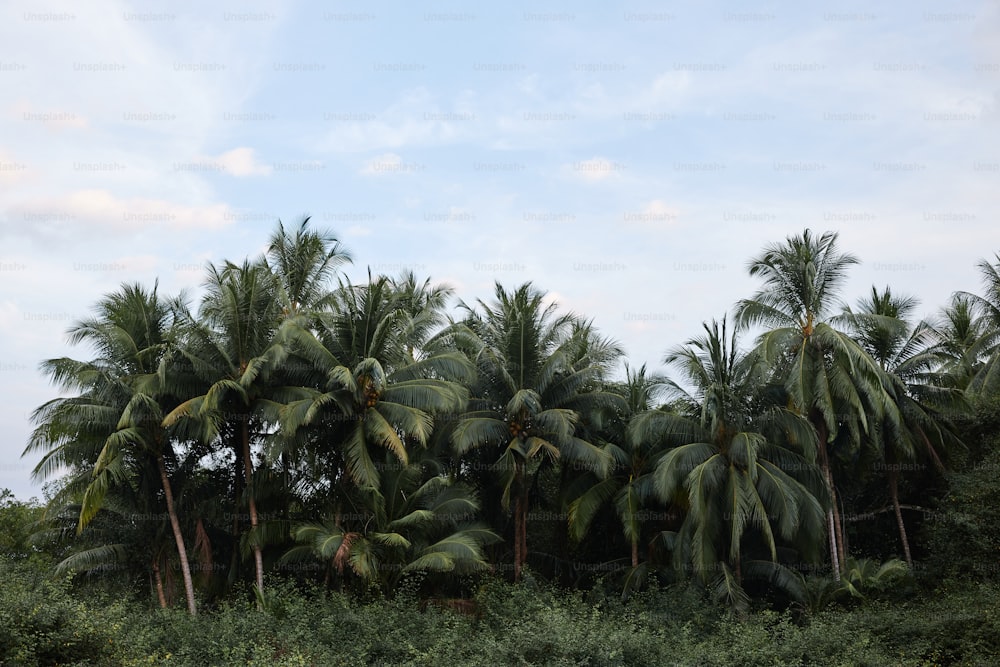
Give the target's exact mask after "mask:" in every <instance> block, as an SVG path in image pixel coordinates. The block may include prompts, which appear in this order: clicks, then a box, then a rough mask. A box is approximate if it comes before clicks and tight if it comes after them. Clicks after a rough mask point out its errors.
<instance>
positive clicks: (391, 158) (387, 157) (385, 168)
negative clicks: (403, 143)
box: [359, 153, 403, 176]
mask: <svg viewBox="0 0 1000 667" xmlns="http://www.w3.org/2000/svg"><path fill="white" fill-rule="evenodd" d="M402 168H403V158H401V157H400V156H398V155H396V154H395V153H383V154H382V155H378V156H376V157H373V158H372V159H370V160H368V161H367V162H365V164H364V166H362V167H361V171H360V172H359V173H361V174H364V175H366V176H385V175H387V174H395V173H399V171H401V170H402Z"/></svg>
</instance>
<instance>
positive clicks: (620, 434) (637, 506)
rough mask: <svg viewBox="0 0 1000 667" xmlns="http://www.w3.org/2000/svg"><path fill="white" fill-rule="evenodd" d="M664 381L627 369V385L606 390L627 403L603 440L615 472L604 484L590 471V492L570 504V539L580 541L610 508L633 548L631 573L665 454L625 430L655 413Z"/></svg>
mask: <svg viewBox="0 0 1000 667" xmlns="http://www.w3.org/2000/svg"><path fill="white" fill-rule="evenodd" d="M666 382H667V379H666V378H665V377H664V376H662V375H659V374H656V373H650V372H648V371H647V370H646V365H645V364H643V365H642V366H641V367H640V368H638V369H631V368H629V367H628V365H627V364H626V366H625V380H624V382H622V383H621V384H620V385H614V384H612V385H611V386H609V387H608V390H609V391H612V392H615V393H620V394H621V395H622V397H623V398H624V400H625V410H624V411H623V412H621V414H618V415H616V417H617V418H616V419H614V420H613V422H612V424H610V425H609V428H608V431H609V432H608V433H607V434H606V436H605V437H606V438H607V443H606V445H605V448H606V450H607V451H608V452H609V453H610V454H611V457H612V467H611V470H610V472H609V474H608V476H607V477H606V478H604V479H601V478H599V477H598V476H597V475H596V474H594V473H592V472H589V473H588V474H587V475H586V477H585V478H584V483H585V484H587V487H586V489H585V490H584V491H583V492H582V493H580V494H579V495H578V496H577V497H576V498H575V499H573V500H572V501H571V502H570V504H569V512H568V519H569V531H570V536H571V537H572V538H573V539H574V540H577V541H579V540H582V539H583V537H584V536H585V535H586V534H587V532H588V530H589V529H590V525H591V522H592V521H593V520H594V517H595V516H596V515H597V512H598V511H599V510H600V508H601V507H603V506H604V505H605V504H607V503H611V504H612V505H613V506H614V509H615V513H616V514H617V515H618V520H619V521H620V522H621V526H622V532H623V533H624V535H625V539H626V540H628V543H629V545H630V549H631V559H632V567H633V568H636V567H638V566H639V541H640V538H641V536H642V525H643V514H644V508H646V507H648V506H649V505H650V504H652V503H653V502H654V501H655V500H656V494H655V489H654V485H653V475H652V473H653V471H654V470H655V469H656V465H657V464H658V463H659V460H660V459H661V458H662V457H663V455H664V454H665V453H666V450H665V449H664V448H663V447H662V445H661V443H660V442H657V441H655V440H642V439H633V438H628V437H627V436H626V427H627V425H628V423H629V420H630V419H631V418H632V417H633V416H635V415H637V414H639V413H641V412H645V411H647V410H651V409H653V407H654V401H655V399H656V397H657V396H658V395H659V394H660V393H662V391H663V389H664V385H665V384H666Z"/></svg>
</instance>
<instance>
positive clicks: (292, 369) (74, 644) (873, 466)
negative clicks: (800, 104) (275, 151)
mask: <svg viewBox="0 0 1000 667" xmlns="http://www.w3.org/2000/svg"><path fill="white" fill-rule="evenodd" d="M339 238H340V237H338V235H337V234H336V231H335V230H329V229H326V228H323V227H321V226H319V225H316V224H315V223H314V222H313V221H311V220H310V219H309V218H305V219H303V220H301V221H297V222H294V223H292V224H283V223H280V222H279V223H276V224H275V225H274V228H273V230H272V232H271V235H270V237H269V238H261V239H260V243H261V247H264V248H266V250H265V252H263V253H262V254H261V255H260V256H249V257H232V258H229V259H228V261H224V262H221V263H213V262H209V263H207V264H206V266H205V267H204V270H203V272H202V274H201V276H200V287H199V288H198V289H197V296H192V295H191V294H188V293H183V292H182V293H179V294H165V293H163V292H161V290H160V287H159V286H158V284H157V283H155V282H154V283H152V284H142V283H138V282H130V281H128V280H125V281H124V282H122V283H121V284H120V286H119V287H118V288H117V289H116V290H115V291H112V292H110V293H106V294H94V295H93V300H92V302H91V303H90V304H82V305H81V306H80V312H79V313H78V315H79V319H78V320H77V321H75V322H72V323H70V326H69V328H68V330H67V332H66V334H67V336H68V339H69V341H70V342H71V343H72V345H73V349H74V350H77V351H78V354H76V355H74V356H73V357H72V358H69V357H66V358H58V357H55V358H48V359H44V360H32V363H33V364H37V367H38V369H39V370H38V372H39V373H41V374H42V375H44V376H45V377H46V378H47V379H48V380H49V381H50V383H51V387H52V392H51V399H50V400H48V401H47V402H45V403H43V404H41V405H38V406H37V408H36V409H35V410H34V411H33V412H32V413H31V414H30V415H29V418H30V420H31V424H32V433H31V437H30V440H29V441H28V442H27V443H24V458H25V460H30V461H31V463H32V464H33V465H34V464H35V463H36V462H37V465H35V467H34V469H33V471H32V475H33V479H34V480H35V481H36V482H37V483H38V484H44V489H45V492H44V498H43V499H40V500H30V501H29V500H23V499H18V498H16V497H15V496H14V495H13V494H12V493H10V492H9V491H0V664H2V665H26V666H34V665H39V666H40V665H79V666H82V665H94V666H98V665H151V664H156V665H160V664H165V665H199V666H205V665H261V666H264V665H267V666H270V665H317V666H328V665H366V664H367V665H565V666H570V665H577V666H595V667H596V666H602V667H603V666H618V665H622V666H624V665H678V666H687V665H878V666H882V665H914V666H916V665H989V664H996V661H998V660H1000V606H998V605H997V600H998V599H1000V255H992V256H984V257H983V258H982V259H981V260H980V262H979V264H978V266H977V269H978V273H979V276H980V277H981V282H980V283H979V284H972V285H949V288H950V289H953V290H954V291H953V293H952V296H951V298H950V300H949V301H948V302H947V303H942V304H924V303H921V302H920V300H919V297H920V295H918V294H911V293H908V292H907V291H906V285H905V284H877V285H871V286H870V288H868V289H867V290H866V291H862V292H860V293H848V292H847V291H846V286H847V283H848V278H849V276H850V274H851V271H852V269H853V268H854V267H855V266H856V265H858V264H859V263H860V261H861V260H860V259H859V257H858V256H856V255H855V254H854V252H855V251H857V250H859V249H853V248H848V247H844V246H843V244H842V243H840V242H839V240H838V234H837V233H836V231H816V230H810V229H805V230H801V231H799V232H797V233H794V234H792V235H789V236H788V237H787V238H784V239H774V241H773V242H772V243H770V244H768V245H766V246H765V247H761V248H756V249H750V250H749V251H748V256H747V257H746V264H745V267H744V269H743V280H744V286H743V289H744V293H745V296H744V298H742V299H740V300H739V301H737V302H736V303H733V304H732V307H731V309H730V310H729V312H720V313H718V315H717V317H716V318H715V319H712V320H710V321H706V322H704V323H703V325H702V326H701V328H700V329H698V330H694V331H690V332H689V334H688V336H687V338H686V339H682V340H664V341H663V346H662V355H663V356H662V357H661V358H660V359H658V360H656V363H655V368H654V367H653V365H647V364H640V363H635V362H630V360H629V358H628V354H627V351H626V350H625V349H623V347H622V346H621V345H620V344H619V343H618V342H617V341H615V340H613V339H612V338H611V337H609V336H607V335H605V334H602V332H601V328H600V325H601V323H600V322H599V321H595V320H594V319H592V318H590V317H588V315H587V313H580V312H571V311H569V310H566V309H564V308H563V307H562V306H561V305H560V303H559V301H558V299H553V298H550V292H548V291H547V289H549V290H551V289H557V288H558V286H546V285H540V284H535V283H533V282H524V283H521V284H505V283H504V282H502V281H498V282H496V283H495V287H494V289H493V291H492V292H491V293H487V294H482V295H480V296H479V298H477V299H475V300H474V301H461V300H459V299H458V298H457V297H456V295H455V291H454V290H453V288H452V287H450V286H449V285H448V284H446V283H444V282H437V281H435V279H434V278H433V277H428V276H425V275H418V274H417V273H415V272H412V271H404V272H402V273H397V274H394V275H380V274H378V273H377V272H372V271H370V270H369V271H368V273H367V279H366V280H365V281H363V282H361V283H360V284H355V283H354V282H352V281H351V280H350V279H348V278H347V275H346V273H345V267H347V266H349V265H353V266H359V265H360V266H365V263H366V258H361V257H355V256H353V255H352V253H351V249H350V248H349V247H346V246H345V244H344V243H343V242H342V241H341V240H339ZM861 250H863V249H861ZM991 250H992V249H989V248H984V251H983V252H984V255H985V254H986V253H987V252H990V251H991ZM431 270H433V268H432V267H431ZM941 279H942V280H947V276H941ZM654 292H655V290H651V294H650V298H651V299H653V298H655V294H654ZM923 308H927V309H928V310H927V312H934V313H935V315H934V316H933V317H927V318H925V319H919V318H918V312H922V310H921V309H923Z"/></svg>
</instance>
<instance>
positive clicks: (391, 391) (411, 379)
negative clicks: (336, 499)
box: [280, 276, 472, 489]
mask: <svg viewBox="0 0 1000 667" xmlns="http://www.w3.org/2000/svg"><path fill="white" fill-rule="evenodd" d="M404 282H405V281H404ZM411 287H412V285H411ZM430 292H431V293H436V294H437V295H438V296H436V297H433V298H430V299H425V300H423V301H420V300H419V299H417V300H416V301H415V300H414V291H413V289H408V288H404V289H400V287H399V286H398V285H397V284H395V283H394V282H393V281H392V280H391V279H389V278H387V277H385V276H381V277H378V278H377V279H375V280H372V281H371V282H370V283H369V284H367V285H362V286H355V285H352V284H350V283H349V282H348V283H343V284H342V285H341V287H340V289H339V290H337V292H336V293H335V294H334V295H333V297H332V299H331V310H330V311H329V312H323V313H321V314H319V316H318V318H317V321H316V322H315V323H312V324H313V325H314V326H315V329H312V328H311V327H310V324H311V323H309V322H308V321H306V320H304V319H303V318H291V319H289V320H287V321H286V322H285V323H284V324H283V325H282V328H281V332H280V339H281V341H282V345H283V346H284V349H285V351H286V354H287V355H290V357H289V358H291V357H294V358H297V359H299V360H300V362H299V363H300V364H304V365H306V366H308V367H309V368H310V369H311V370H312V375H311V378H310V379H309V380H308V382H306V383H304V384H303V385H301V386H298V387H296V388H294V389H292V390H289V392H288V394H287V395H286V396H285V399H284V400H285V403H286V405H285V406H284V407H283V408H282V426H283V428H284V430H285V431H286V435H294V434H296V433H298V432H300V431H306V430H309V429H312V430H314V431H316V430H318V431H320V432H322V433H323V434H324V436H323V438H324V441H325V442H324V444H322V445H321V446H322V447H324V448H325V449H326V450H327V451H324V452H323V453H322V454H323V456H325V457H326V458H328V459H330V458H332V459H333V460H334V461H335V462H336V463H335V465H334V466H333V469H331V470H329V471H328V474H329V476H330V478H331V481H341V482H343V481H345V479H346V480H350V482H351V483H352V484H353V485H354V486H357V487H361V488H376V489H377V488H378V487H379V483H380V482H379V477H380V474H379V470H378V467H377V466H376V464H375V460H376V459H377V458H380V457H378V456H376V453H377V451H378V450H383V449H384V450H388V451H389V452H391V453H392V455H393V456H395V457H396V459H397V461H398V462H399V463H400V464H402V465H405V464H406V463H407V462H408V459H409V448H410V447H412V446H417V447H424V446H426V444H427V441H428V438H429V437H430V435H431V432H432V430H433V425H434V424H433V415H434V414H438V413H451V414H454V413H455V412H458V411H460V410H461V409H462V408H463V406H464V405H465V401H466V398H467V391H466V390H465V388H464V387H463V386H462V385H461V384H460V381H468V380H469V379H470V378H471V376H472V368H471V366H470V365H469V363H468V361H467V360H466V359H465V358H464V357H463V356H462V355H461V354H459V353H457V352H455V351H452V350H447V349H444V348H442V347H440V346H439V345H437V344H436V343H435V341H434V339H433V336H431V332H432V329H431V328H430V327H429V326H427V324H428V322H434V321H435V320H436V319H437V318H438V317H440V313H439V309H440V307H441V306H442V305H443V302H444V300H445V299H446V297H447V295H448V294H449V291H448V290H447V289H444V290H441V289H437V288H435V289H431V290H430ZM331 445H333V447H331Z"/></svg>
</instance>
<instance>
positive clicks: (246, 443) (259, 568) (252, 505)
mask: <svg viewBox="0 0 1000 667" xmlns="http://www.w3.org/2000/svg"><path fill="white" fill-rule="evenodd" d="M242 426H243V474H244V475H245V476H246V488H247V505H249V509H250V531H251V532H252V533H254V536H253V537H254V541H255V544H254V545H253V560H254V567H255V569H256V572H257V590H258V591H260V593H261V595H263V593H264V554H263V552H262V551H261V548H260V544H259V543H258V542H257V540H259V539H260V536H259V535H257V534H256V533H257V501H256V499H255V498H254V491H255V490H254V488H253V460H252V459H251V458H250V424H249V423H248V421H247V419H246V418H244V419H243V425H242ZM257 608H258V609H260V603H259V602H258V604H257Z"/></svg>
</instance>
